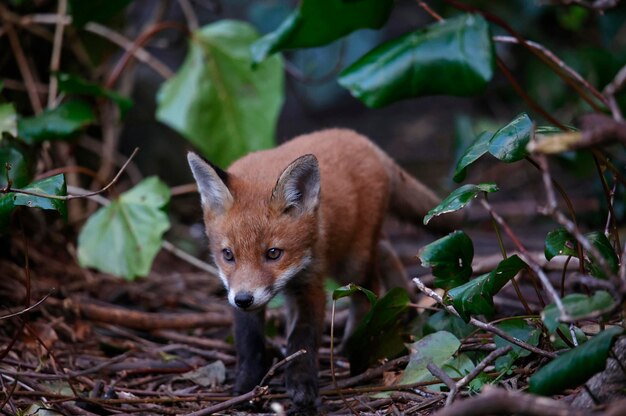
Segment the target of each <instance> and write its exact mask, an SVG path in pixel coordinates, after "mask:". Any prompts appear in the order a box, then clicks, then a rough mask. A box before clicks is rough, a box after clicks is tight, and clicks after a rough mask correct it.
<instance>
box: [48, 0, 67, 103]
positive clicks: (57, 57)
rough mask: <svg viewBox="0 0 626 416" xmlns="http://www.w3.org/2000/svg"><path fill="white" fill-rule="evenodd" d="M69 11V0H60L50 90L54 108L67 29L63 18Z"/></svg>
mask: <svg viewBox="0 0 626 416" xmlns="http://www.w3.org/2000/svg"><path fill="white" fill-rule="evenodd" d="M66 13H67V0H59V5H58V9H57V16H59V20H58V21H57V24H56V27H55V29H54V41H53V43H52V56H51V58H50V89H49V91H48V108H53V107H54V105H55V102H56V96H57V88H58V79H57V77H56V72H57V71H58V70H59V67H60V63H61V48H62V44H63V29H65V25H64V24H63V21H62V18H63V16H65V14H66Z"/></svg>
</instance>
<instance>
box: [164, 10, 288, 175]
mask: <svg viewBox="0 0 626 416" xmlns="http://www.w3.org/2000/svg"><path fill="white" fill-rule="evenodd" d="M257 38H258V35H257V33H256V32H255V30H254V29H253V28H252V26H250V25H249V24H247V23H243V22H236V21H233V20H222V21H219V22H217V23H213V24H210V25H207V26H204V27H203V28H201V29H199V30H197V31H195V32H194V33H193V34H192V37H191V41H190V44H189V51H188V53H187V57H186V58H185V62H184V63H183V64H182V66H181V67H180V69H179V70H178V72H177V73H176V75H175V76H174V77H173V78H172V79H170V80H168V81H167V82H165V83H164V84H163V85H162V87H161V89H160V91H159V93H158V96H157V100H158V109H157V119H158V120H159V121H161V122H163V123H165V124H167V125H168V126H170V127H172V128H173V129H175V130H177V131H178V132H179V133H180V134H182V135H183V136H184V137H185V138H186V139H187V140H189V141H190V142H191V143H193V144H194V145H195V146H197V147H198V149H199V150H200V151H201V152H202V154H203V156H205V157H206V158H208V159H210V160H211V161H212V162H213V163H215V164H217V165H220V166H224V167H225V166H227V165H229V164H230V163H231V162H233V161H234V160H236V159H238V158H239V157H241V156H243V155H245V154H247V153H249V152H252V151H255V150H260V149H265V148H269V147H272V146H273V145H274V131H275V127H276V120H277V118H278V112H279V110H280V107H281V105H282V100H283V69H282V61H281V59H280V58H279V57H278V56H275V57H273V58H271V59H268V60H266V61H265V62H263V63H262V64H261V65H259V66H258V67H257V68H256V69H255V70H253V69H252V68H251V63H252V61H251V57H250V51H249V47H250V45H251V44H252V42H254V41H255V40H256V39H257Z"/></svg>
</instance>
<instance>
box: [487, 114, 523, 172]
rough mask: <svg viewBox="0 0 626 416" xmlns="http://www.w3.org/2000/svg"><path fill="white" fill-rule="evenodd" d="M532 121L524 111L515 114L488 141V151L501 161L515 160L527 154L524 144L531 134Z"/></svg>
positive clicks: (509, 161)
mask: <svg viewBox="0 0 626 416" xmlns="http://www.w3.org/2000/svg"><path fill="white" fill-rule="evenodd" d="M532 130H533V122H532V120H531V119H530V117H528V115H527V114H526V113H522V114H520V115H519V116H517V117H516V118H515V119H514V120H513V121H511V122H510V123H509V124H507V125H506V126H504V127H502V128H501V129H500V130H498V131H497V132H496V133H495V134H494V135H493V137H492V138H491V141H490V142H489V153H491V154H492V155H494V156H495V157H497V158H498V159H500V160H502V161H503V162H508V163H511V162H517V161H518V160H521V159H523V158H525V157H526V156H527V155H528V151H527V150H526V145H527V144H528V142H529V140H530V136H531V135H532Z"/></svg>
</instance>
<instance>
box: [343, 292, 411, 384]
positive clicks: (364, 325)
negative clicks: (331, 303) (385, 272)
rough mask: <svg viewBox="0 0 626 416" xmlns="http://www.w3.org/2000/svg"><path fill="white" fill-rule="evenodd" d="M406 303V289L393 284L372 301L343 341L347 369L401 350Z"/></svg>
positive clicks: (364, 366) (358, 368)
mask: <svg viewBox="0 0 626 416" xmlns="http://www.w3.org/2000/svg"><path fill="white" fill-rule="evenodd" d="M346 293H347V292H342V295H345V294H346ZM353 293H354V291H353ZM365 293H367V292H365ZM409 303H410V299H409V295H408V294H407V293H406V291H405V290H404V289H401V288H398V287H396V288H393V289H391V290H390V291H389V292H387V293H386V294H385V296H383V297H382V298H381V299H380V300H378V302H376V303H374V304H373V305H372V308H371V309H370V310H369V312H368V313H367V315H365V317H364V318H363V321H362V322H361V323H359V325H358V326H357V327H356V329H355V331H354V333H353V334H352V335H351V336H350V338H348V341H347V343H346V353H347V355H348V357H349V359H350V372H351V373H353V374H357V373H360V372H362V371H364V370H365V369H367V367H368V366H369V365H370V364H372V363H374V362H375V361H376V360H378V359H380V358H392V357H394V356H397V355H398V354H400V353H401V352H402V351H403V350H404V343H403V341H404V339H403V336H402V329H403V327H404V325H403V317H404V316H405V315H406V313H407V311H408V309H409ZM365 345H367V348H363V347H364V346H365Z"/></svg>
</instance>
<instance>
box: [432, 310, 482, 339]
mask: <svg viewBox="0 0 626 416" xmlns="http://www.w3.org/2000/svg"><path fill="white" fill-rule="evenodd" d="M475 330H476V328H475V327H474V326H473V325H470V324H468V323H466V322H465V321H463V320H462V319H461V318H459V317H458V316H455V315H452V314H451V313H449V312H448V311H446V310H441V311H437V312H435V313H434V314H432V315H431V316H429V317H428V320H427V321H426V323H425V324H424V334H426V335H428V334H432V333H433V332H437V331H447V332H450V333H452V334H453V335H454V336H456V337H457V338H459V339H461V338H465V337H466V336H468V335H469V334H471V333H472V332H474V331H475Z"/></svg>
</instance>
